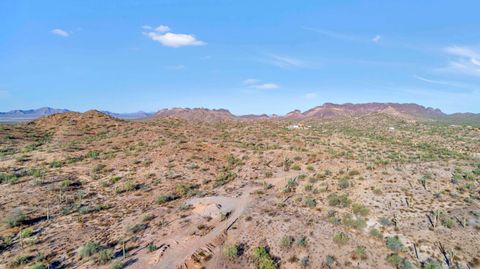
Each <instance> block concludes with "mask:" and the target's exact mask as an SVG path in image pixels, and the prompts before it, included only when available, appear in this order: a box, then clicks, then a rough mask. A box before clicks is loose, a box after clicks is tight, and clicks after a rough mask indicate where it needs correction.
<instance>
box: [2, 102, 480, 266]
mask: <svg viewBox="0 0 480 269" xmlns="http://www.w3.org/2000/svg"><path fill="white" fill-rule="evenodd" d="M202 117H203V116H202ZM0 184H1V185H0V218H1V221H2V223H1V225H0V239H1V240H0V268H2V266H4V267H5V268H10V267H12V268H36V269H40V268H112V269H114V268H158V269H162V268H232V269H233V268H235V269H236V268H260V269H271V268H480V207H479V205H480V186H479V184H480V129H479V128H478V127H471V126H467V125H451V124H446V123H443V124H441V123H437V122H434V121H426V120H425V121H424V120H415V119H411V118H405V117H399V116H395V115H394V114H385V113H369V114H365V115H360V116H351V115H348V116H345V117H338V118H333V119H323V120H305V119H284V118H283V119H262V118H259V119H233V120H230V119H226V120H212V121H202V120H187V119H180V118H175V117H170V116H168V117H157V118H151V119H145V120H141V121H126V120H119V119H115V118H112V117H110V116H107V115H104V114H102V113H100V112H97V111H89V112H86V113H72V112H68V113H61V114H56V115H52V116H48V117H44V118H41V119H38V120H36V121H33V122H30V123H21V124H16V125H8V124H3V125H0Z"/></svg>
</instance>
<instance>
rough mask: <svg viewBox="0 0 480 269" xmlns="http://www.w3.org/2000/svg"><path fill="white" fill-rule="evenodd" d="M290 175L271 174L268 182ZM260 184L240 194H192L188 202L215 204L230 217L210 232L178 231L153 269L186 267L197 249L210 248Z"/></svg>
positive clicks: (280, 179) (283, 179) (275, 183)
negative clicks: (200, 233) (201, 234)
mask: <svg viewBox="0 0 480 269" xmlns="http://www.w3.org/2000/svg"><path fill="white" fill-rule="evenodd" d="M286 176H287V175H282V176H280V177H275V178H270V179H268V180H267V183H270V184H272V185H273V186H274V187H278V186H279V184H281V183H282V182H283V181H285V180H286ZM260 189H262V187H260V186H256V187H253V186H247V187H245V188H243V189H241V190H238V192H242V195H241V196H238V197H227V196H209V197H201V198H192V199H191V200H189V201H188V202H187V203H188V204H191V205H196V204H197V205H198V204H216V205H217V206H218V207H219V208H222V209H223V210H224V211H227V212H231V214H230V215H229V217H228V219H227V220H226V221H224V222H221V223H220V224H218V225H217V226H216V227H215V228H213V229H212V230H211V231H210V232H209V233H208V234H206V235H204V236H202V237H192V236H189V235H185V234H183V235H181V234H179V235H178V237H177V238H176V239H170V240H169V242H165V243H164V246H167V247H165V248H164V249H163V250H162V251H161V253H160V254H159V256H158V258H157V260H156V261H155V264H154V265H151V266H150V267H149V268H151V269H175V268H187V265H186V263H185V262H186V261H187V260H188V259H189V258H191V257H192V255H194V254H195V253H197V251H198V250H200V249H209V246H211V245H212V242H214V241H215V240H216V239H218V238H219V237H220V236H222V234H225V235H226V232H227V230H228V228H229V227H230V226H232V225H233V224H234V223H235V222H236V221H237V219H238V218H239V217H240V216H241V215H242V214H243V213H244V211H245V209H246V208H247V207H248V206H249V204H250V203H251V201H252V199H253V198H252V196H251V194H252V193H253V192H254V191H256V190H260Z"/></svg>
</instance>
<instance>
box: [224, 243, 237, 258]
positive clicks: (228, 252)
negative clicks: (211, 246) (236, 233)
mask: <svg viewBox="0 0 480 269" xmlns="http://www.w3.org/2000/svg"><path fill="white" fill-rule="evenodd" d="M223 255H224V256H225V257H227V258H229V259H234V258H236V257H237V256H238V246H237V245H229V246H225V247H224V248H223Z"/></svg>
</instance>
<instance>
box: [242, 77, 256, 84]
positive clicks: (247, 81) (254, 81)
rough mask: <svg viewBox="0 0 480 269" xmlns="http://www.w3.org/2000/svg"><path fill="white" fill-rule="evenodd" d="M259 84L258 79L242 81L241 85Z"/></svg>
mask: <svg viewBox="0 0 480 269" xmlns="http://www.w3.org/2000/svg"><path fill="white" fill-rule="evenodd" d="M259 82H260V81H259V80H258V79H254V78H247V79H246V80H244V81H243V84H246V85H252V84H256V83H259Z"/></svg>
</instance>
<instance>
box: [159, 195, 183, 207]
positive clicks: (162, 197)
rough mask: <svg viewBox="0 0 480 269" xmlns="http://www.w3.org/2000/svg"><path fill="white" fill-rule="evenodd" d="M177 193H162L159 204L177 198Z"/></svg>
mask: <svg viewBox="0 0 480 269" xmlns="http://www.w3.org/2000/svg"><path fill="white" fill-rule="evenodd" d="M177 198H178V197H177V196H175V195H160V196H158V197H157V204H159V205H161V204H164V203H167V202H170V201H173V200H175V199H177Z"/></svg>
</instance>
